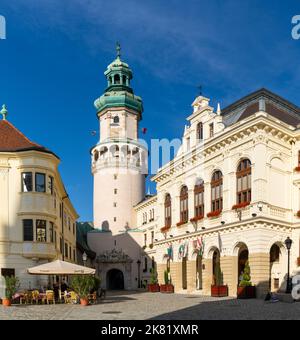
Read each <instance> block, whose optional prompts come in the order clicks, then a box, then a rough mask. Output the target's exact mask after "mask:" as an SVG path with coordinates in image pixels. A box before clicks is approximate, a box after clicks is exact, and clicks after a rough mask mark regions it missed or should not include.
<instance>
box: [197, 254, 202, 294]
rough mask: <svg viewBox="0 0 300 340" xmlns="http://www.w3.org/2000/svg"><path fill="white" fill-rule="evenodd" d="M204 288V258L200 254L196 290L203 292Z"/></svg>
mask: <svg viewBox="0 0 300 340" xmlns="http://www.w3.org/2000/svg"><path fill="white" fill-rule="evenodd" d="M202 288H203V287H202V256H201V255H199V254H198V255H197V258H196V289H197V290H201V289H202Z"/></svg>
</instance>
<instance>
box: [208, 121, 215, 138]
mask: <svg viewBox="0 0 300 340" xmlns="http://www.w3.org/2000/svg"><path fill="white" fill-rule="evenodd" d="M213 135H214V123H211V124H209V137H213Z"/></svg>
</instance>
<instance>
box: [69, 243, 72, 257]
mask: <svg viewBox="0 0 300 340" xmlns="http://www.w3.org/2000/svg"><path fill="white" fill-rule="evenodd" d="M69 254H70V259H71V258H72V248H71V246H69Z"/></svg>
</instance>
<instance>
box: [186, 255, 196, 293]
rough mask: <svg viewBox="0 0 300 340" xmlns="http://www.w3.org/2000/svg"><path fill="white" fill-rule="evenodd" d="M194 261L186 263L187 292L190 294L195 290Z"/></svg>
mask: <svg viewBox="0 0 300 340" xmlns="http://www.w3.org/2000/svg"><path fill="white" fill-rule="evenodd" d="M196 274H197V271H196V260H190V261H187V291H188V293H191V292H193V291H195V290H196V288H197V287H196Z"/></svg>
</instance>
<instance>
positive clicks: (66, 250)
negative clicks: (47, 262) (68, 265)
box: [65, 243, 68, 257]
mask: <svg viewBox="0 0 300 340" xmlns="http://www.w3.org/2000/svg"><path fill="white" fill-rule="evenodd" d="M65 257H68V244H67V243H65Z"/></svg>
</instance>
